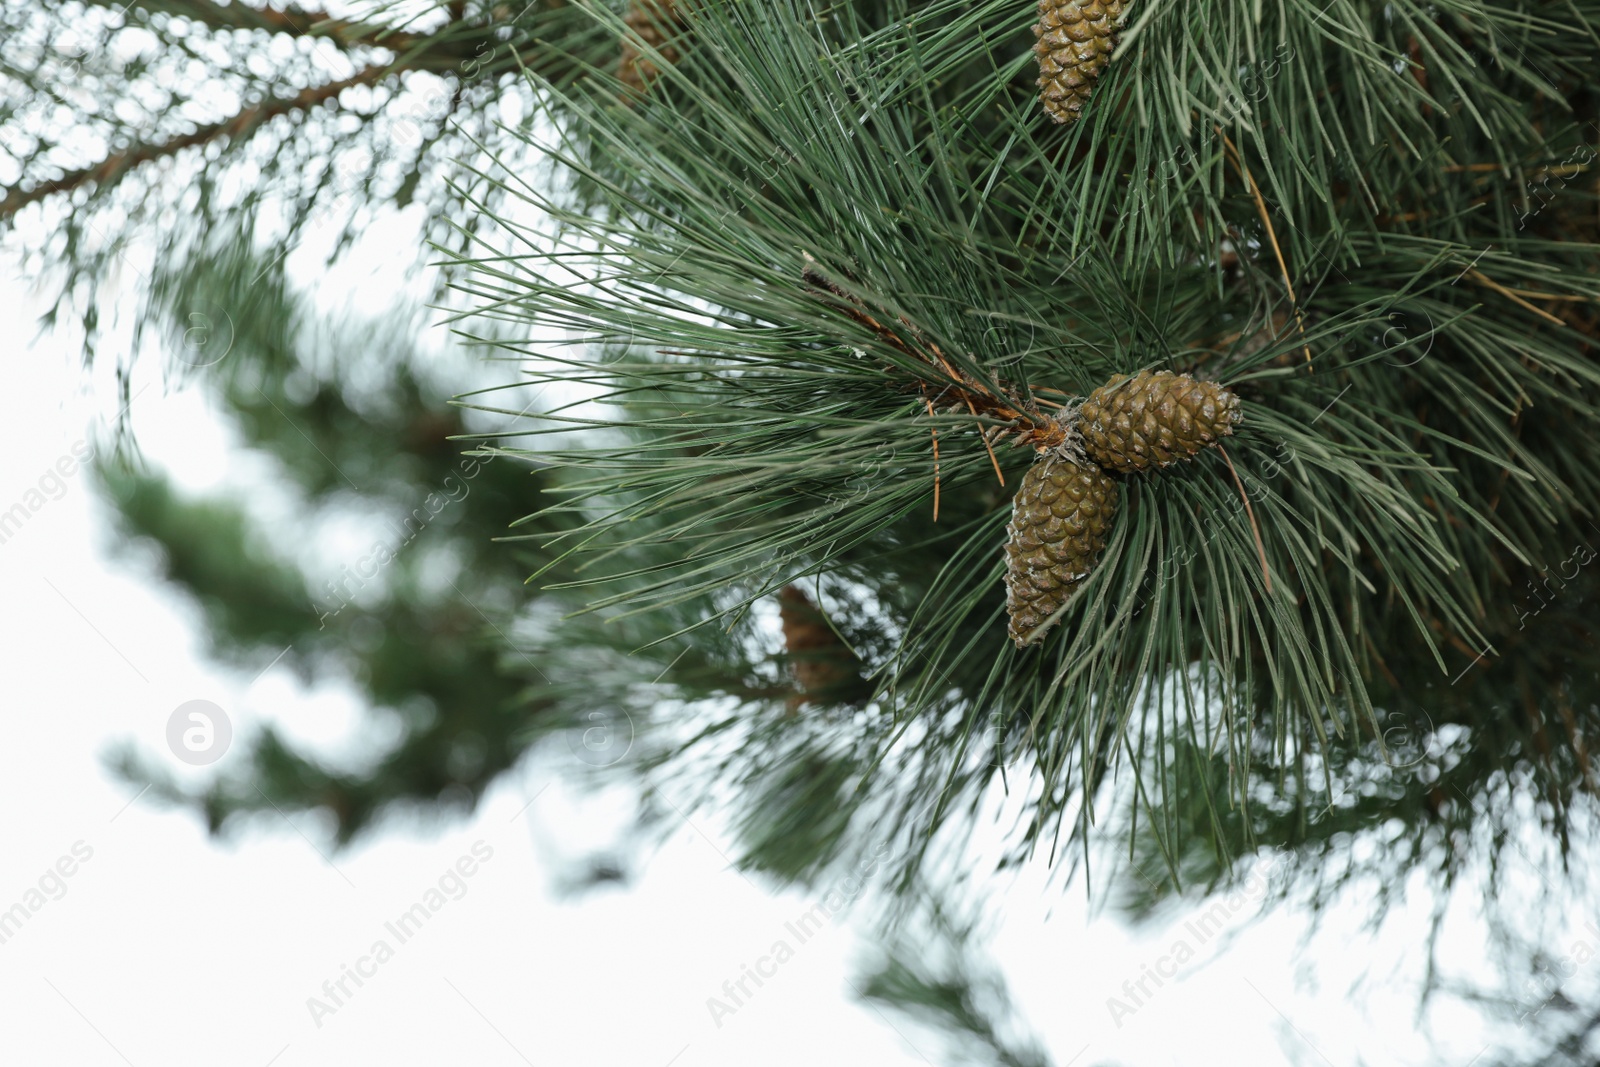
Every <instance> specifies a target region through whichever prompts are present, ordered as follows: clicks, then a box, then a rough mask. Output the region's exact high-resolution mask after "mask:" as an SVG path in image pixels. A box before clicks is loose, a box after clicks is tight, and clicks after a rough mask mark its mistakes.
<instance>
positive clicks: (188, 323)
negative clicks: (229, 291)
mask: <svg viewBox="0 0 1600 1067" xmlns="http://www.w3.org/2000/svg"><path fill="white" fill-rule="evenodd" d="M183 326H184V330H183V343H182V344H180V345H178V353H177V354H178V359H179V360H180V361H182V362H183V363H186V364H188V365H189V366H191V367H194V368H195V369H197V370H198V369H199V368H201V367H209V366H211V365H212V364H214V363H220V362H222V359H223V357H224V356H226V355H227V354H228V353H229V352H232V351H233V316H232V315H229V314H228V313H227V312H226V311H224V310H222V309H221V308H217V307H212V306H207V307H203V308H199V309H197V310H194V311H190V312H189V314H188V315H186V316H184V321H183Z"/></svg>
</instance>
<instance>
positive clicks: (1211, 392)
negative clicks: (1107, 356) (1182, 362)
mask: <svg viewBox="0 0 1600 1067" xmlns="http://www.w3.org/2000/svg"><path fill="white" fill-rule="evenodd" d="M1241 417H1242V416H1241V413H1240V411H1239V398H1238V397H1237V396H1235V395H1234V394H1233V393H1231V392H1229V391H1228V390H1226V389H1224V388H1223V387H1222V386H1220V385H1218V384H1217V383H1216V382H1203V381H1200V380H1199V379H1197V378H1191V377H1190V376H1189V375H1187V374H1173V373H1172V372H1171V371H1169V370H1160V371H1141V372H1140V373H1138V374H1136V375H1135V376H1133V377H1132V378H1129V377H1127V376H1126V375H1123V374H1119V375H1117V376H1116V377H1114V378H1112V379H1111V380H1110V381H1109V382H1107V383H1106V384H1104V385H1102V386H1101V387H1100V388H1098V389H1096V390H1095V391H1094V392H1093V393H1090V394H1089V399H1087V400H1085V401H1084V402H1083V406H1082V407H1080V408H1079V409H1078V431H1079V432H1080V433H1081V434H1082V435H1083V445H1084V451H1085V452H1086V453H1088V455H1089V458H1090V459H1092V460H1094V461H1095V462H1096V463H1098V464H1100V466H1102V467H1104V468H1106V469H1107V470H1114V471H1121V472H1122V473H1123V474H1133V473H1135V472H1138V471H1143V470H1148V469H1150V468H1151V467H1167V466H1170V465H1172V464H1174V463H1176V462H1178V461H1179V460H1180V459H1189V458H1191V457H1193V456H1196V455H1199V454H1200V452H1201V451H1202V450H1203V449H1205V448H1208V447H1210V446H1211V445H1214V444H1216V443H1217V442H1218V441H1220V440H1221V439H1222V438H1224V437H1226V436H1228V435H1229V434H1231V433H1233V428H1234V426H1236V425H1238V423H1239V419H1240V418H1241Z"/></svg>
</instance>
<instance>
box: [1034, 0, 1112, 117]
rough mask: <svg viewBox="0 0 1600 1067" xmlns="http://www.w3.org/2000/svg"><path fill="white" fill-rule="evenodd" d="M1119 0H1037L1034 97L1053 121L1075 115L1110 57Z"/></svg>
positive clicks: (1087, 100) (1081, 107) (1078, 112)
mask: <svg viewBox="0 0 1600 1067" xmlns="http://www.w3.org/2000/svg"><path fill="white" fill-rule="evenodd" d="M1124 6H1125V5H1124V2H1123V0H1039V21H1038V22H1037V23H1036V24H1035V25H1034V27H1033V35H1034V37H1036V38H1038V41H1037V42H1036V43H1035V44H1034V46H1033V52H1034V54H1035V55H1036V56H1038V57H1039V102H1040V103H1042V104H1043V105H1044V110H1045V113H1046V114H1048V115H1049V116H1050V117H1051V118H1052V119H1054V120H1055V121H1056V122H1059V123H1063V124H1065V123H1069V122H1074V121H1076V120H1077V118H1078V115H1079V114H1080V113H1081V112H1082V111H1083V105H1084V104H1086V103H1088V102H1089V93H1090V91H1091V90H1092V89H1093V88H1094V83H1095V81H1096V80H1097V79H1098V78H1099V77H1100V75H1101V73H1103V72H1104V71H1105V69H1106V65H1107V64H1108V63H1110V62H1111V50H1112V49H1113V48H1115V47H1116V43H1117V38H1116V33H1117V20H1118V19H1120V18H1121V17H1122V10H1123V7H1124Z"/></svg>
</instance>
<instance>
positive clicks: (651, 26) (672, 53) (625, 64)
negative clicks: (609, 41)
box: [617, 0, 680, 93]
mask: <svg viewBox="0 0 1600 1067" xmlns="http://www.w3.org/2000/svg"><path fill="white" fill-rule="evenodd" d="M622 21H623V22H624V23H626V24H627V26H628V28H629V29H630V30H632V31H633V32H634V33H636V34H638V35H639V39H640V40H642V41H643V42H644V43H645V44H647V45H649V46H650V47H651V48H653V49H655V50H656V51H657V52H658V53H660V55H661V59H662V60H663V61H664V62H667V63H676V62H678V59H679V53H678V49H677V46H675V45H674V44H672V43H671V41H670V39H669V38H670V36H671V33H672V30H673V29H675V28H676V27H678V26H679V25H680V23H679V20H678V9H677V4H676V0H635V2H634V5H633V8H632V9H631V10H630V11H629V12H628V13H627V14H626V15H624V16H623V17H622ZM660 75H661V69H660V67H658V66H657V65H656V61H655V59H654V58H653V57H651V56H648V55H646V54H645V53H643V52H641V51H640V50H639V47H638V45H636V44H634V43H633V41H632V39H631V38H628V37H624V38H623V39H622V58H621V60H620V61H619V63H618V65H617V77H618V78H619V79H621V81H622V83H623V84H624V85H626V86H628V87H629V88H631V89H633V90H634V91H635V92H641V93H642V92H644V91H645V90H646V89H647V88H649V87H650V83H651V82H653V81H655V80H656V78H658V77H659V76H660Z"/></svg>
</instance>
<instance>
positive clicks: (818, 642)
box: [778, 585, 864, 711]
mask: <svg viewBox="0 0 1600 1067" xmlns="http://www.w3.org/2000/svg"><path fill="white" fill-rule="evenodd" d="M778 618H779V620H780V621H781V622H782V623H783V646H784V651H785V652H786V653H788V660H789V669H790V670H791V671H793V672H794V680H795V684H796V688H797V690H798V692H796V693H794V694H793V695H791V696H790V698H789V710H790V711H794V710H797V709H798V708H799V707H800V706H801V705H802V704H832V703H850V702H852V701H854V700H856V699H858V698H859V697H860V696H861V690H862V687H863V684H864V681H863V679H862V677H861V661H860V660H859V659H857V658H856V654H855V652H854V651H853V650H852V649H851V648H850V646H849V645H847V644H845V643H844V642H843V641H841V640H839V635H838V634H836V633H834V631H833V627H831V626H829V625H828V620H827V619H826V618H825V617H824V616H823V614H822V612H821V611H819V610H817V608H816V606H815V605H814V604H812V603H811V600H810V598H809V597H807V596H806V595H805V593H804V592H802V591H801V590H800V589H799V588H798V587H797V586H793V585H786V586H784V587H783V588H782V589H780V590H779V591H778Z"/></svg>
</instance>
